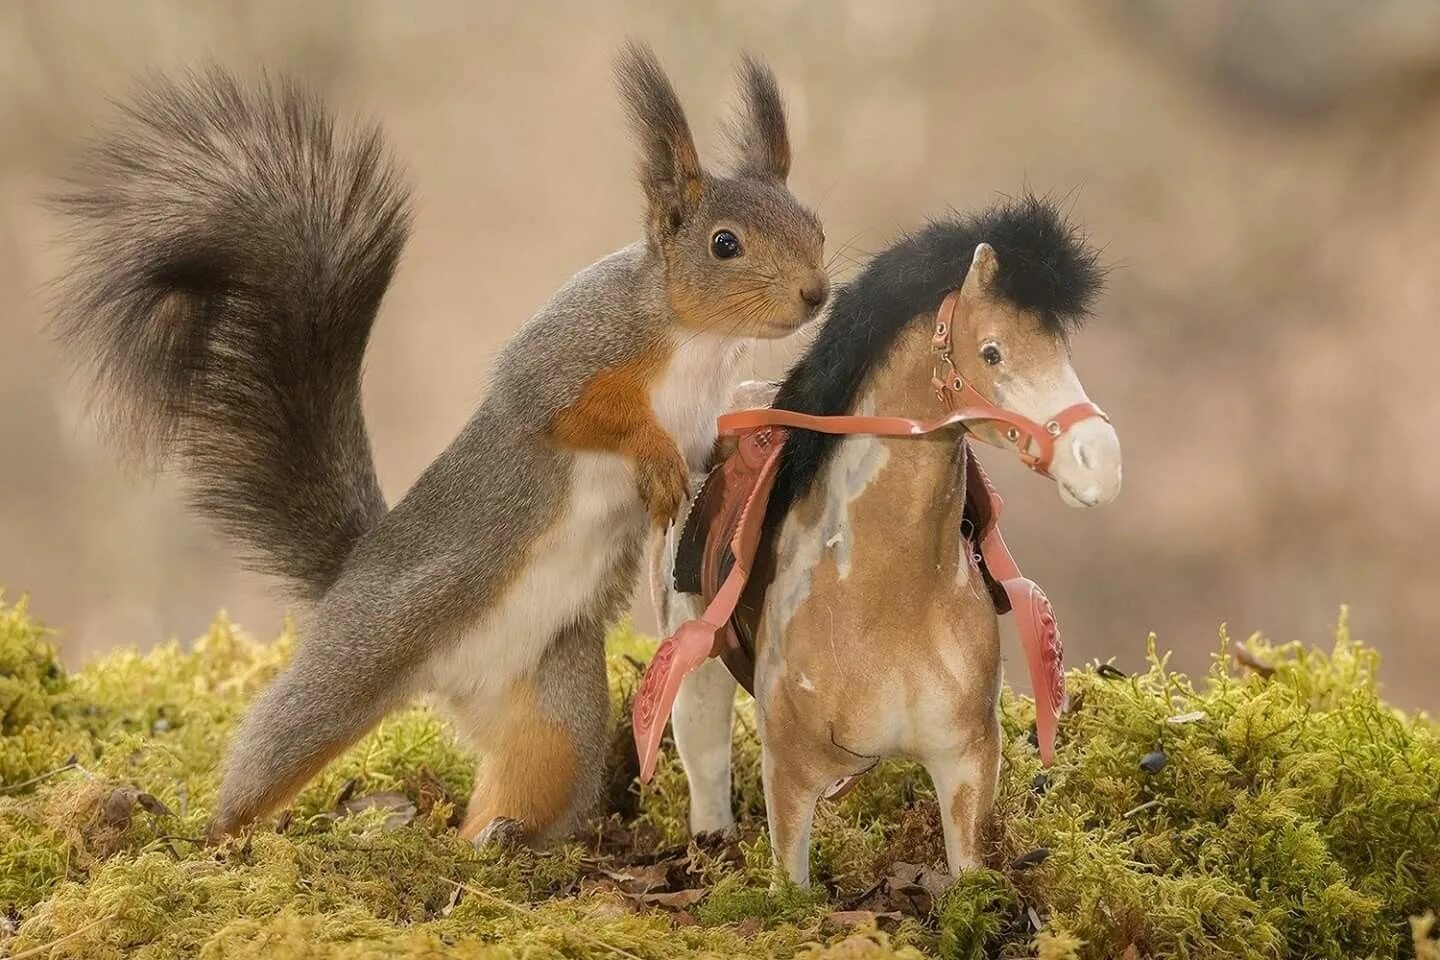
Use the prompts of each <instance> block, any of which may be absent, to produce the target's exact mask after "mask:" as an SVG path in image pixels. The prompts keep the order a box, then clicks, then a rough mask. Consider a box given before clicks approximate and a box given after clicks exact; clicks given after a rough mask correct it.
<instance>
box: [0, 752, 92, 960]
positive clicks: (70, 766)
mask: <svg viewBox="0 0 1440 960" xmlns="http://www.w3.org/2000/svg"><path fill="white" fill-rule="evenodd" d="M79 766H80V761H79V760H76V759H75V758H73V757H72V758H70V759H69V760H67V761H65V762H64V763H63V764H61V765H60V766H58V767H56V768H55V769H54V770H46V771H45V772H44V773H40V774H36V775H35V776H33V777H31V778H30V779H29V780H21V781H20V782H19V783H7V784H5V785H4V786H0V793H10V792H11V791H13V790H24V789H25V788H26V787H29V786H33V785H34V784H37V783H39V782H41V781H42V780H49V779H50V778H51V777H54V776H59V775H60V774H62V773H64V772H65V771H66V770H74V769H77V768H78V767H79ZM12 960H13V958H12Z"/></svg>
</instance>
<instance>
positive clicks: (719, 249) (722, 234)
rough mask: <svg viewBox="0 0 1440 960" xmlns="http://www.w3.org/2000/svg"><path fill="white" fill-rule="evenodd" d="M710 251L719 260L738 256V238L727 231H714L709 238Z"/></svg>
mask: <svg viewBox="0 0 1440 960" xmlns="http://www.w3.org/2000/svg"><path fill="white" fill-rule="evenodd" d="M710 251H711V252H712V253H714V254H715V256H717V257H719V258H720V259H721V260H729V259H730V258H731V257H738V256H740V238H739V237H737V236H735V234H733V233H731V232H730V231H729V230H716V231H715V236H713V237H711V238H710Z"/></svg>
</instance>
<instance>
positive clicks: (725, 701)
mask: <svg viewBox="0 0 1440 960" xmlns="http://www.w3.org/2000/svg"><path fill="white" fill-rule="evenodd" d="M735 687H736V683H735V678H734V677H732V676H730V671H729V670H727V669H726V668H725V664H724V663H722V662H721V661H719V660H707V661H705V662H704V663H703V664H701V665H700V668H699V669H698V670H696V671H695V672H694V673H692V674H690V676H688V677H686V678H685V682H684V683H682V684H681V685H680V693H679V695H678V696H677V697H676V698H675V721H674V722H675V746H676V747H677V748H678V750H679V753H680V763H681V764H682V765H683V766H684V767H685V779H686V780H687V781H688V782H689V784H690V832H691V833H692V834H698V833H708V832H711V831H715V830H729V829H731V828H733V827H734V826H735V813H734V811H733V810H732V809H731V806H730V733H731V726H732V723H733V715H734V710H735Z"/></svg>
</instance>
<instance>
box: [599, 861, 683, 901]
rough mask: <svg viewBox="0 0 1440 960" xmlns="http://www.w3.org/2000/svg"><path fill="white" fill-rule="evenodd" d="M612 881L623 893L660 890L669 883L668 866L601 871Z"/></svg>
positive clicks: (657, 865)
mask: <svg viewBox="0 0 1440 960" xmlns="http://www.w3.org/2000/svg"><path fill="white" fill-rule="evenodd" d="M600 872H601V873H602V874H604V875H605V876H607V877H609V878H610V879H611V880H614V881H615V883H616V885H617V886H618V887H619V888H620V890H621V891H622V892H624V893H632V894H640V893H650V892H652V891H656V890H660V889H661V888H663V887H665V886H667V885H668V884H669V882H670V864H669V863H652V864H650V865H649V866H632V867H626V868H625V869H624V870H601V871H600Z"/></svg>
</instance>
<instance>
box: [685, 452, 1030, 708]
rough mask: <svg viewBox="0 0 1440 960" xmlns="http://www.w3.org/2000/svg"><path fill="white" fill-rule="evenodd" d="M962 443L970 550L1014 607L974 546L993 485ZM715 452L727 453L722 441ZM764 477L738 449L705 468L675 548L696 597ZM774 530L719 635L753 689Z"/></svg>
mask: <svg viewBox="0 0 1440 960" xmlns="http://www.w3.org/2000/svg"><path fill="white" fill-rule="evenodd" d="M961 447H962V451H963V453H962V457H963V461H964V462H963V466H962V467H961V469H963V470H964V472H965V517H964V521H963V523H962V528H963V529H964V530H965V531H966V536H965V539H966V553H968V554H969V555H970V556H971V557H972V558H974V562H975V563H976V565H977V566H978V568H979V570H980V573H981V576H982V577H983V578H984V581H985V585H986V587H987V588H988V589H989V591H990V597H991V599H992V600H994V602H995V612H996V613H997V614H1004V613H1008V612H1009V611H1010V598H1009V596H1008V594H1007V593H1006V592H1005V589H1004V588H1003V587H1002V586H1001V585H1000V583H999V582H998V581H997V580H996V579H995V577H994V576H993V575H992V574H991V572H990V570H989V569H988V566H987V564H986V563H985V560H984V559H983V557H982V556H981V553H980V551H978V550H977V549H976V548H975V545H976V544H977V543H979V542H980V541H981V540H982V539H984V536H985V534H986V533H987V532H988V531H989V530H990V528H991V526H992V525H993V524H994V523H995V520H996V516H995V509H994V503H993V501H992V500H991V487H990V484H989V480H988V478H987V477H986V476H985V474H984V471H982V470H981V469H980V463H979V461H978V460H977V459H976V458H975V454H974V452H973V451H972V450H970V445H969V442H968V441H966V440H962V441H961ZM717 452H719V453H721V455H723V451H719V450H718V445H717ZM759 476H760V472H759V470H757V469H756V468H755V466H754V465H753V463H752V462H751V461H749V460H747V459H746V458H743V457H741V456H740V455H739V453H738V451H737V452H732V453H730V454H729V455H728V456H724V459H722V460H720V462H719V463H717V464H716V465H715V466H714V467H713V468H712V469H711V470H710V472H709V474H707V475H706V478H705V482H704V483H703V484H702V485H701V487H700V490H699V492H698V493H696V495H695V501H694V503H693V504H692V506H691V509H690V514H689V516H688V517H687V518H686V521H685V527H684V529H683V531H682V532H681V535H680V541H679V544H678V545H677V547H676V551H675V589H676V590H678V591H680V592H681V593H688V594H693V595H695V596H698V597H700V598H701V599H702V600H703V601H704V602H705V603H706V604H708V603H709V602H710V601H711V600H713V599H714V597H715V594H716V592H717V591H718V590H719V589H720V585H721V584H723V583H724V582H725V579H726V577H728V576H729V575H730V570H731V568H732V567H733V566H734V565H735V554H734V551H733V548H732V544H733V542H734V540H735V533H736V529H737V527H738V526H739V524H740V518H741V515H742V514H743V512H744V510H745V507H746V505H747V504H748V503H750V502H751V499H752V493H753V492H754V490H755V485H756V482H757V480H758V479H759ZM773 533H774V526H773V525H770V526H767V529H766V531H765V533H764V534H763V535H762V537H761V540H760V546H759V550H758V551H757V553H756V559H755V570H754V572H753V573H752V574H751V576H750V579H749V580H748V581H747V583H746V585H745V592H744V593H743V594H742V595H741V599H740V602H739V603H738V604H736V606H735V611H734V613H733V614H732V615H731V617H730V619H729V621H727V622H726V623H725V625H724V627H723V629H721V630H720V631H719V633H718V635H717V637H716V640H715V655H717V656H719V657H720V658H721V659H722V660H723V661H724V662H725V666H726V667H727V668H728V669H729V670H730V673H731V674H732V675H733V676H734V677H735V679H736V680H737V681H739V683H740V685H741V686H743V687H744V688H745V689H746V691H747V692H749V693H752V694H753V693H754V692H755V691H754V680H755V631H756V628H757V626H758V622H759V618H760V611H761V610H762V609H763V607H764V599H765V591H766V589H767V587H768V586H769V584H770V581H771V579H772V578H773V574H774V571H775V566H776V564H777V563H779V562H781V558H777V557H775V556H774V543H773V541H774V536H773Z"/></svg>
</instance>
